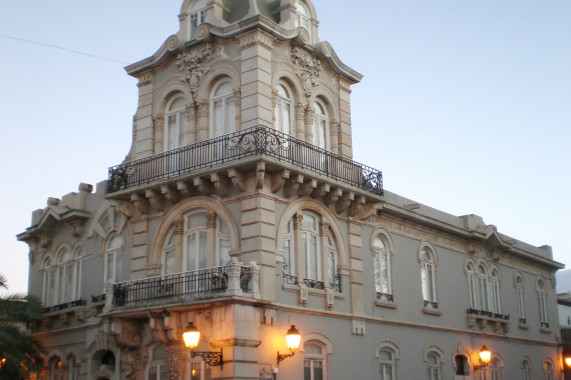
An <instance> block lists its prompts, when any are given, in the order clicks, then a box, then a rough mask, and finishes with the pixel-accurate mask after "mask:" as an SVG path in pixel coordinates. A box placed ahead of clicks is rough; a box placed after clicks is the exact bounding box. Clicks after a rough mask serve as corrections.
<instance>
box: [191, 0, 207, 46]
mask: <svg viewBox="0 0 571 380" xmlns="http://www.w3.org/2000/svg"><path fill="white" fill-rule="evenodd" d="M188 17H189V20H190V24H189V25H190V29H189V37H190V40H194V39H195V38H196V28H197V27H198V25H200V24H202V23H204V22H205V21H206V0H198V1H197V2H196V3H194V5H193V6H192V9H191V11H190V12H189V15H188Z"/></svg>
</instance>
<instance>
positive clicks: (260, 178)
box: [256, 161, 266, 190]
mask: <svg viewBox="0 0 571 380" xmlns="http://www.w3.org/2000/svg"><path fill="white" fill-rule="evenodd" d="M265 174H266V163H265V162H263V161H260V162H258V163H257V164H256V189H258V190H261V189H263V188H264V178H265Z"/></svg>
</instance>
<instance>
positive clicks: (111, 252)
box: [103, 232, 125, 287]
mask: <svg viewBox="0 0 571 380" xmlns="http://www.w3.org/2000/svg"><path fill="white" fill-rule="evenodd" d="M115 238H118V239H121V240H120V244H118V245H117V246H111V242H112V241H113V240H114V239H115ZM124 244H125V239H124V238H123V235H122V234H120V233H117V232H113V233H111V234H110V235H109V236H108V237H107V241H106V243H105V252H104V254H103V260H104V263H103V266H104V270H103V272H104V273H103V276H104V277H103V278H104V279H105V283H104V285H103V286H104V287H105V286H106V285H107V283H108V282H109V281H113V282H114V283H117V282H118V281H119V277H120V273H121V251H122V250H123V249H124ZM109 258H111V262H112V263H113V266H112V268H111V269H112V276H111V277H110V276H109V269H110V268H109Z"/></svg>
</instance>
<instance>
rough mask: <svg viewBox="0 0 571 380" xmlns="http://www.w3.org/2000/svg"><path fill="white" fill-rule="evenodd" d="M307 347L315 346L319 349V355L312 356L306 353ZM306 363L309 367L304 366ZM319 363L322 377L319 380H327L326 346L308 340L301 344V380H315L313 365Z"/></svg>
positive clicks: (312, 354)
mask: <svg viewBox="0 0 571 380" xmlns="http://www.w3.org/2000/svg"><path fill="white" fill-rule="evenodd" d="M307 345H311V346H316V347H319V348H320V349H321V354H314V353H308V352H307V347H306V346H307ZM306 362H309V363H310V366H309V367H307V366H306ZM317 362H321V365H322V367H321V368H322V375H321V379H320V380H327V379H328V371H327V345H326V344H325V343H323V342H320V341H317V340H309V341H306V342H304V343H303V379H304V380H316V379H315V373H314V370H315V363H317ZM306 368H309V375H310V376H309V378H307V376H306V375H307V374H306Z"/></svg>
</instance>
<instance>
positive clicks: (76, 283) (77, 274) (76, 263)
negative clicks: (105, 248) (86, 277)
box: [72, 246, 85, 300]
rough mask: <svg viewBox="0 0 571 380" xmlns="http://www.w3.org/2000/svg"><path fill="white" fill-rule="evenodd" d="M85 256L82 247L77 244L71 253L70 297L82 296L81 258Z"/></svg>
mask: <svg viewBox="0 0 571 380" xmlns="http://www.w3.org/2000/svg"><path fill="white" fill-rule="evenodd" d="M84 257H85V250H84V249H83V247H81V246H79V247H77V248H76V249H75V251H74V254H73V259H72V260H73V264H72V266H73V269H72V270H73V279H72V282H73V286H72V287H73V289H72V299H73V300H79V299H81V298H82V292H81V291H82V289H81V288H82V286H81V283H82V282H83V258H84Z"/></svg>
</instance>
